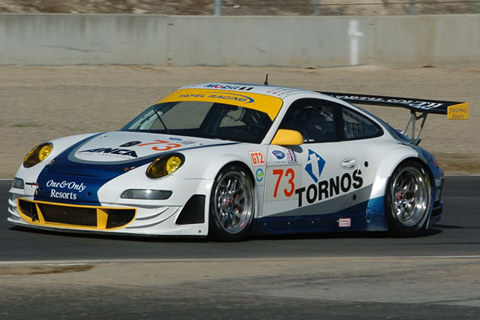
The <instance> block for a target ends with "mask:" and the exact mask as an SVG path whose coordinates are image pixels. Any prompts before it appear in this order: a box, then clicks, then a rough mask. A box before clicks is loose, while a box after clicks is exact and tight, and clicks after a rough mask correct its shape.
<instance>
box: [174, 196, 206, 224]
mask: <svg viewBox="0 0 480 320" xmlns="http://www.w3.org/2000/svg"><path fill="white" fill-rule="evenodd" d="M204 222H205V196H203V195H194V196H192V197H191V198H190V199H189V200H188V201H187V203H186V204H185V206H184V207H183V209H182V212H180V215H179V216H178V218H177V221H176V222H175V223H176V224H195V223H204Z"/></svg>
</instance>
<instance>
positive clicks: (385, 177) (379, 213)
mask: <svg viewBox="0 0 480 320" xmlns="http://www.w3.org/2000/svg"><path fill="white" fill-rule="evenodd" d="M408 161H415V162H417V163H419V164H420V165H422V167H423V168H425V170H426V172H427V173H428V175H429V178H430V183H431V184H433V181H434V180H433V173H432V171H431V169H430V167H429V165H428V161H427V160H426V159H424V158H423V157H422V155H421V154H419V153H418V152H417V151H416V150H415V149H412V148H410V147H407V146H401V147H398V148H395V149H393V150H391V151H389V152H388V154H387V155H386V156H385V157H384V158H383V160H382V162H381V163H380V165H379V167H378V168H377V170H376V173H375V179H374V182H373V185H372V190H371V193H370V200H369V203H368V206H367V215H366V219H367V221H368V223H367V231H387V230H388V224H387V219H386V213H385V208H384V203H385V196H386V193H387V187H388V183H389V181H390V179H391V177H392V174H393V173H394V171H395V170H396V169H397V168H398V167H399V166H401V165H402V164H404V163H406V162H408Z"/></svg>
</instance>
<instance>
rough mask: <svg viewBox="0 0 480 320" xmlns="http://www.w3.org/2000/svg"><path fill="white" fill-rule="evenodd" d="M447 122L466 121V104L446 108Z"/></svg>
mask: <svg viewBox="0 0 480 320" xmlns="http://www.w3.org/2000/svg"><path fill="white" fill-rule="evenodd" d="M447 116H448V119H449V120H468V103H466V102H465V103H461V104H457V105H453V106H450V107H448V109H447Z"/></svg>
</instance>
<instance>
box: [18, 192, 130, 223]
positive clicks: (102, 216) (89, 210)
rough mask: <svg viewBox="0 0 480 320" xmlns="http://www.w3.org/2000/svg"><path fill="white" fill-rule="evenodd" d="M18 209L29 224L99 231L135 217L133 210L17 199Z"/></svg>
mask: <svg viewBox="0 0 480 320" xmlns="http://www.w3.org/2000/svg"><path fill="white" fill-rule="evenodd" d="M18 208H19V209H20V212H21V213H22V214H23V215H24V217H25V216H26V217H28V218H30V219H31V223H40V224H44V225H58V224H64V225H68V226H71V227H72V228H75V227H78V228H87V229H99V230H108V229H116V228H121V227H123V226H125V225H127V224H129V223H130V222H132V221H133V220H134V219H135V215H136V210H135V209H119V208H108V207H86V206H85V207H81V206H69V205H57V204H49V203H43V202H35V201H27V200H23V199H19V201H18ZM39 218H41V219H39Z"/></svg>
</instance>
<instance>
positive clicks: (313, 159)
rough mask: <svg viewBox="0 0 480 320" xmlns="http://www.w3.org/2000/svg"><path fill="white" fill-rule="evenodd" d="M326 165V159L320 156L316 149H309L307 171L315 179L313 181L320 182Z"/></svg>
mask: <svg viewBox="0 0 480 320" xmlns="http://www.w3.org/2000/svg"><path fill="white" fill-rule="evenodd" d="M324 167H325V159H323V158H322V157H321V156H319V155H318V154H317V153H316V152H315V151H313V150H310V149H308V156H307V165H306V166H305V171H307V173H308V175H309V176H310V177H311V178H312V179H313V181H315V182H318V179H319V178H320V176H321V175H322V171H323V168H324Z"/></svg>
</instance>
